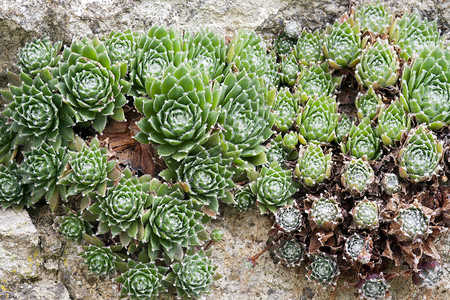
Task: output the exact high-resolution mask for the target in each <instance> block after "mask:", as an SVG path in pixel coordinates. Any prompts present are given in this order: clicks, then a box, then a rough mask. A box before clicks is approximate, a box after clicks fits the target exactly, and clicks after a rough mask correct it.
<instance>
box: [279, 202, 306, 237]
mask: <svg viewBox="0 0 450 300" xmlns="http://www.w3.org/2000/svg"><path fill="white" fill-rule="evenodd" d="M275 224H276V225H278V227H279V228H280V229H281V230H282V231H284V232H287V233H289V232H294V231H297V230H299V229H300V227H301V226H302V225H303V216H302V212H301V210H300V209H298V208H297V207H296V206H293V205H290V206H284V207H280V208H278V210H277V212H276V213H275Z"/></svg>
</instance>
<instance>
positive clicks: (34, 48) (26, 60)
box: [18, 36, 62, 77]
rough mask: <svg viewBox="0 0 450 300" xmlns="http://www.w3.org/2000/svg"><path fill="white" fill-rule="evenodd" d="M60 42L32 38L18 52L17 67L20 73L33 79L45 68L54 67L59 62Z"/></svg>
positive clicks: (44, 38) (46, 38)
mask: <svg viewBox="0 0 450 300" xmlns="http://www.w3.org/2000/svg"><path fill="white" fill-rule="evenodd" d="M61 46H62V42H57V43H52V42H51V41H50V40H49V38H48V37H46V36H45V37H43V38H41V39H36V38H34V39H33V40H32V41H31V42H27V43H26V44H25V47H23V48H21V49H20V50H19V54H18V60H19V62H18V67H19V69H20V70H21V72H23V73H25V74H28V75H29V76H30V77H35V76H36V75H37V74H39V72H40V71H41V70H42V69H43V68H46V67H54V66H56V64H58V62H59V61H60V59H61V57H60V56H59V52H60V50H61Z"/></svg>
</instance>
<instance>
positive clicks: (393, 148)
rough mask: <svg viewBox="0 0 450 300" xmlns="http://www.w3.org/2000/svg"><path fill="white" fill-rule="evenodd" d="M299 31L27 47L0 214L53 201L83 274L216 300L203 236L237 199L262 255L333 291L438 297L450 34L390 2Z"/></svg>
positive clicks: (6, 144) (148, 35) (3, 127)
mask: <svg viewBox="0 0 450 300" xmlns="http://www.w3.org/2000/svg"><path fill="white" fill-rule="evenodd" d="M291 29H292V28H289V30H288V29H286V32H284V33H282V34H281V35H280V36H279V37H278V38H274V39H273V41H271V40H265V39H263V38H261V37H260V36H259V35H258V34H257V33H255V32H254V31H252V30H247V29H240V30H238V31H237V32H236V33H235V35H234V37H232V38H230V39H227V40H226V39H225V37H220V36H218V35H217V34H215V33H214V32H212V31H209V30H205V29H201V30H199V31H198V32H196V33H189V32H184V33H182V32H179V31H177V30H175V29H170V28H166V27H164V26H153V27H152V28H150V29H149V30H148V32H145V33H143V32H131V31H130V30H127V31H124V32H112V33H111V34H110V35H109V36H106V37H96V38H93V39H89V38H83V39H82V40H81V41H74V42H73V43H72V44H71V45H65V47H64V48H63V50H62V52H61V51H60V48H61V46H60V44H61V43H55V44H52V43H51V42H49V40H48V38H42V39H41V40H38V39H36V40H33V42H31V43H28V44H27V45H26V46H25V48H24V49H22V50H21V51H20V52H19V58H18V65H19V67H20V70H21V73H20V74H10V79H11V84H10V86H9V88H8V89H6V90H3V91H1V93H2V95H3V97H4V98H5V99H7V100H8V101H9V102H10V104H9V105H8V108H7V109H6V110H5V111H4V112H2V115H1V118H0V132H1V139H0V162H1V165H0V184H1V185H0V205H1V206H2V208H3V209H6V208H9V207H12V208H14V209H16V210H20V209H23V208H29V209H39V207H42V205H46V204H45V203H48V204H49V205H50V207H51V209H52V211H54V213H55V216H57V217H56V218H55V225H56V226H57V227H58V231H59V232H60V233H61V234H62V235H64V236H65V237H67V238H68V239H70V240H72V241H76V242H78V243H83V245H84V246H85V247H84V249H85V250H84V252H83V253H81V254H80V255H81V256H82V257H83V258H84V262H85V263H86V265H87V266H86V267H87V268H88V269H89V270H90V271H92V272H93V273H96V274H102V275H104V276H111V277H114V278H115V279H116V281H117V282H118V283H119V284H120V286H121V296H123V297H129V298H130V299H143V298H146V299H152V298H157V297H158V295H159V294H160V293H161V292H164V291H168V292H171V293H176V294H177V295H178V297H179V298H183V299H195V298H198V297H200V295H201V294H202V293H207V292H208V290H209V288H210V286H211V285H212V284H213V283H214V280H216V279H218V278H219V277H220V275H219V274H218V273H216V269H217V266H215V265H214V261H213V260H212V259H211V258H210V255H211V250H212V248H211V245H212V244H213V243H214V242H217V241H219V240H220V239H221V238H222V236H223V234H222V233H221V232H219V231H213V232H211V233H208V232H207V231H206V230H205V224H206V223H207V222H209V221H210V220H211V219H213V218H221V217H222V216H223V211H224V209H226V206H228V205H229V206H234V207H236V208H237V209H238V210H240V211H245V210H248V209H250V208H252V207H254V208H255V209H259V210H260V211H261V213H262V214H266V215H268V216H269V217H270V218H271V219H272V220H273V222H274V226H273V228H272V229H270V230H268V242H269V246H268V248H267V249H269V248H272V249H274V252H275V256H276V258H277V260H278V261H280V262H281V263H283V264H285V265H286V266H287V267H293V268H298V267H300V268H304V267H306V269H307V270H308V278H309V279H310V280H315V281H317V282H319V283H320V284H323V285H324V286H327V285H329V284H334V283H335V282H336V281H337V280H338V277H339V276H342V277H343V278H344V279H345V278H346V277H348V276H349V275H350V277H351V278H353V279H354V278H358V280H359V283H358V284H355V290H358V291H359V293H360V294H361V296H362V297H363V298H366V299H383V298H387V297H389V295H390V293H389V280H390V279H392V278H393V277H395V276H405V277H407V278H408V277H412V278H413V282H414V283H415V284H417V285H419V286H423V287H426V288H433V287H434V286H435V285H436V284H437V282H438V281H439V277H440V276H441V275H442V274H443V272H444V270H445V268H444V267H443V265H442V263H441V262H440V257H439V253H438V251H437V250H436V248H435V244H434V243H435V241H436V239H437V238H438V236H439V235H440V234H441V233H443V232H444V231H445V230H446V229H447V228H448V227H449V225H450V190H449V187H448V184H447V179H448V178H447V177H448V173H449V167H450V165H449V155H450V150H449V144H450V139H449V138H450V131H449V125H450V117H449V114H450V109H449V108H450V68H449V65H450V50H449V48H448V46H446V37H445V36H442V35H441V34H440V32H439V31H438V30H437V27H436V24H435V23H434V22H429V21H428V20H426V19H422V18H421V17H420V16H419V15H417V14H408V13H405V14H404V15H403V16H400V17H398V18H394V17H393V16H392V15H391V14H390V12H389V11H388V9H387V8H386V7H384V6H383V5H381V4H368V5H366V6H363V7H360V8H352V9H351V11H350V12H349V14H348V15H347V14H346V15H344V16H342V17H341V18H340V19H339V20H337V21H336V22H335V23H334V24H333V25H330V26H328V28H326V29H324V31H321V30H317V31H315V32H310V31H308V30H307V29H304V30H300V29H299V30H294V32H292V30H291ZM412 36H414V39H411V37H412ZM100 133H101V134H100ZM256 207H257V208H256ZM259 255H260V254H258V255H255V256H254V257H252V258H249V259H247V260H246V265H247V266H249V267H254V266H255V265H256V259H257V257H259ZM395 267H402V268H403V271H402V272H398V271H394V268H395ZM411 275H412V276H411ZM353 283H354V280H353Z"/></svg>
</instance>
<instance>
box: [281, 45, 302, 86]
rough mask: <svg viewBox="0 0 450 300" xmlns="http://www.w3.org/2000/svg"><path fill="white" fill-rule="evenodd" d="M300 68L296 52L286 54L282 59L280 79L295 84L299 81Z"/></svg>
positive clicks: (285, 82) (290, 84)
mask: <svg viewBox="0 0 450 300" xmlns="http://www.w3.org/2000/svg"><path fill="white" fill-rule="evenodd" d="M299 73H300V68H299V66H298V64H297V60H296V58H295V56H294V54H293V53H292V54H290V55H288V56H285V57H283V58H282V60H281V73H280V81H281V83H283V84H286V85H288V86H294V84H295V82H296V81H297V78H298V75H299Z"/></svg>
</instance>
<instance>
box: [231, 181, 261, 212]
mask: <svg viewBox="0 0 450 300" xmlns="http://www.w3.org/2000/svg"><path fill="white" fill-rule="evenodd" d="M234 201H235V202H236V204H235V205H234V206H235V207H236V208H237V209H238V210H239V211H246V210H249V209H250V208H251V207H252V206H253V204H255V202H256V196H255V194H253V192H252V190H251V189H250V187H249V186H246V187H238V188H237V189H236V191H235V192H234Z"/></svg>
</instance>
